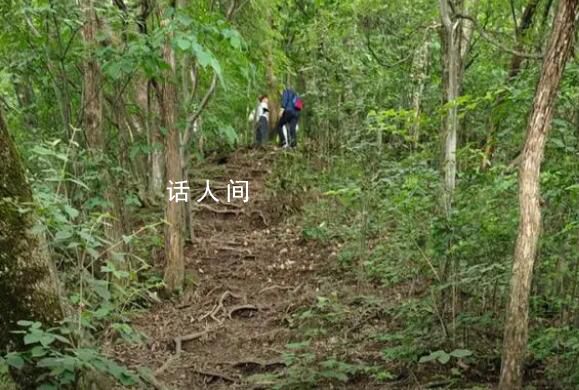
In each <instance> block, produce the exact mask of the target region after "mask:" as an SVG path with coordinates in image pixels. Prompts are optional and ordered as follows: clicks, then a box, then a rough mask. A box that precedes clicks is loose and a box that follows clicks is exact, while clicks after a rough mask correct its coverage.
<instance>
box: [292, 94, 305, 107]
mask: <svg viewBox="0 0 579 390" xmlns="http://www.w3.org/2000/svg"><path fill="white" fill-rule="evenodd" d="M294 108H295V109H296V110H297V111H301V110H302V108H304V101H303V100H302V98H301V97H299V96H296V97H295V98H294Z"/></svg>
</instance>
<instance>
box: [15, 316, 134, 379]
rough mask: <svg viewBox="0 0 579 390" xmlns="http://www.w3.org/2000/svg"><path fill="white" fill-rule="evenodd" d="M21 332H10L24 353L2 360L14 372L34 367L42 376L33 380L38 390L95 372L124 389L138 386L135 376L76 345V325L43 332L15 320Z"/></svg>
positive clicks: (62, 326)
mask: <svg viewBox="0 0 579 390" xmlns="http://www.w3.org/2000/svg"><path fill="white" fill-rule="evenodd" d="M18 325H20V326H21V327H23V328H25V330H20V331H14V333H20V334H23V335H24V345H26V346H27V348H28V349H27V350H25V351H21V352H10V353H8V354H7V355H6V356H5V357H4V361H5V362H6V363H7V364H8V365H9V366H11V367H12V368H14V369H16V370H22V369H23V368H25V367H26V366H29V365H30V366H34V367H36V368H39V369H41V370H43V371H44V372H45V373H44V374H42V375H40V376H39V377H37V378H36V383H37V385H38V388H39V389H46V390H49V389H63V388H69V387H70V386H73V385H77V384H78V383H79V382H80V381H81V380H82V376H83V375H86V373H88V372H97V373H99V374H102V375H107V376H110V377H112V378H114V379H115V380H116V381H118V383H120V384H122V385H124V386H128V385H135V384H142V382H141V379H140V378H139V376H138V375H137V374H135V373H133V372H131V371H129V370H127V369H126V368H124V367H122V366H120V365H118V364H117V363H115V362H114V361H113V360H111V359H109V358H107V357H105V356H103V355H101V354H100V353H99V352H98V351H97V350H96V349H94V348H87V347H82V346H78V345H77V343H76V340H78V339H79V337H81V335H80V334H78V333H77V332H76V331H75V327H76V324H73V323H70V322H69V323H63V324H62V325H61V326H60V327H57V328H50V329H43V328H42V324H40V323H39V322H32V321H19V322H18Z"/></svg>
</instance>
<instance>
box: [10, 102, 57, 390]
mask: <svg viewBox="0 0 579 390" xmlns="http://www.w3.org/2000/svg"><path fill="white" fill-rule="evenodd" d="M0 166H1V167H2V169H0V313H2V315H0V353H3V352H6V351H7V350H19V349H20V348H22V347H23V341H22V335H20V334H14V333H12V332H11V331H13V330H17V328H18V326H16V322H17V321H20V320H32V321H39V322H41V323H42V324H43V325H44V326H45V327H50V326H53V325H55V324H56V323H57V322H58V321H59V320H61V319H62V318H63V316H64V312H63V307H62V305H61V300H60V293H59V288H58V277H57V275H56V269H55V267H54V265H53V264H52V263H51V261H50V258H49V255H48V249H47V246H46V240H45V238H44V236H43V235H41V234H37V233H33V231H32V230H31V229H32V228H33V226H34V224H35V222H36V221H35V218H34V216H33V215H32V213H31V212H30V211H28V212H25V213H22V212H21V211H20V208H23V209H24V208H28V209H30V203H31V202H32V191H31V190H30V187H29V185H28V183H27V182H26V178H25V175H24V168H23V166H22V164H21V162H20V157H19V155H18V153H17V152H16V148H15V147H14V144H13V143H12V140H11V139H10V136H9V134H8V129H7V128H6V124H5V122H4V119H3V117H2V113H1V112H0ZM27 374H29V373H27ZM35 378H36V376H35V375H32V376H30V375H27V377H25V375H22V376H20V375H16V376H15V378H14V379H15V380H16V381H17V382H19V383H20V384H21V385H22V386H23V387H24V388H26V386H32V384H31V383H30V382H31V381H34V380H35Z"/></svg>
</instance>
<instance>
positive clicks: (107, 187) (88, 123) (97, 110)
mask: <svg viewBox="0 0 579 390" xmlns="http://www.w3.org/2000/svg"><path fill="white" fill-rule="evenodd" d="M81 6H82V11H83V13H84V17H85V21H84V25H83V31H82V32H83V39H84V43H85V45H86V47H87V50H88V54H87V59H86V61H85V70H84V95H83V97H84V99H83V106H84V121H83V123H84V129H85V135H86V141H87V146H88V150H89V153H90V155H91V157H92V159H93V160H94V161H95V162H97V164H98V165H100V166H101V168H102V172H103V176H102V185H103V187H104V197H105V199H106V201H107V203H109V206H110V209H109V210H110V214H111V216H112V221H111V223H110V224H108V225H106V226H105V235H106V236H107V239H108V240H109V241H110V242H111V244H116V243H117V242H122V235H123V233H124V225H123V223H124V220H123V215H122V204H121V199H120V195H119V193H118V190H117V186H116V184H115V183H114V181H113V178H112V175H110V173H109V170H108V169H109V167H108V161H106V158H105V156H106V142H105V133H104V131H103V95H102V83H103V80H102V77H101V72H100V67H99V64H98V62H97V60H96V58H95V57H94V54H93V50H94V46H95V45H96V34H97V31H98V21H97V15H96V11H95V3H94V1H93V0H83V2H82V3H81ZM123 249H125V248H124V245H122V244H121V252H124V250H123ZM111 260H114V263H115V265H116V266H117V268H118V269H126V268H127V264H125V261H124V258H123V256H122V255H117V256H114V258H113V257H111Z"/></svg>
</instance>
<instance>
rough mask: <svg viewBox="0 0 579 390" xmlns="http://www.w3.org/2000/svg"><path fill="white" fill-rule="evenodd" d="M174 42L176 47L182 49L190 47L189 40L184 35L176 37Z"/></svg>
mask: <svg viewBox="0 0 579 390" xmlns="http://www.w3.org/2000/svg"><path fill="white" fill-rule="evenodd" d="M175 42H176V44H177V47H178V48H179V49H181V50H183V51H186V50H188V49H189V48H190V47H191V41H190V40H188V39H186V38H184V37H178V38H177V39H176V40H175Z"/></svg>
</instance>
